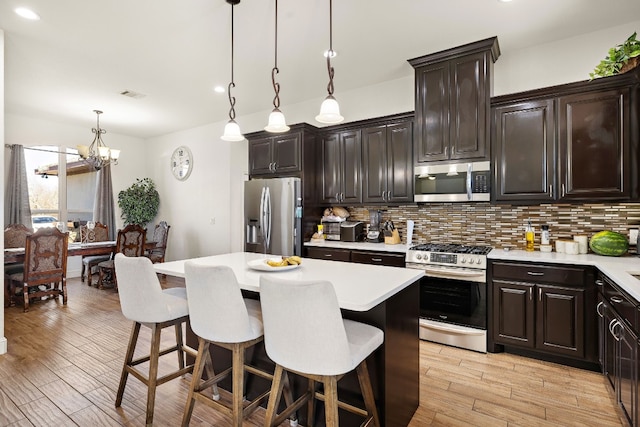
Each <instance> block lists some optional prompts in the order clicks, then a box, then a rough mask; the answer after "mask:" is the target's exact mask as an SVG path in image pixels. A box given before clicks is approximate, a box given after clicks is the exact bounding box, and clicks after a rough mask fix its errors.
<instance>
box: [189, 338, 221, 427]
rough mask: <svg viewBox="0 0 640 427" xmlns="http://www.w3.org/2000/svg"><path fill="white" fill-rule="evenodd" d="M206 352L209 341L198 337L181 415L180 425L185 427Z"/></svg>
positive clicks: (191, 408)
mask: <svg viewBox="0 0 640 427" xmlns="http://www.w3.org/2000/svg"><path fill="white" fill-rule="evenodd" d="M208 354H209V342H208V341H205V340H204V339H202V338H200V337H198V355H197V356H196V361H195V365H194V366H193V373H192V374H191V385H190V386H189V394H188V395H187V404H186V405H185V407H184V414H183V416H182V427H187V426H188V425H189V422H190V421H191V414H193V405H194V404H195V403H196V401H195V397H194V394H195V393H196V392H197V391H199V389H200V385H199V384H200V378H201V377H202V371H203V369H204V365H205V360H207V356H206V355H208ZM209 360H210V359H209ZM216 391H217V390H216Z"/></svg>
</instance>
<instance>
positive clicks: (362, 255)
mask: <svg viewBox="0 0 640 427" xmlns="http://www.w3.org/2000/svg"><path fill="white" fill-rule="evenodd" d="M404 258H405V256H404V255H402V254H389V253H382V252H362V251H352V252H351V262H358V263H360V264H375V265H386V266H389V267H404Z"/></svg>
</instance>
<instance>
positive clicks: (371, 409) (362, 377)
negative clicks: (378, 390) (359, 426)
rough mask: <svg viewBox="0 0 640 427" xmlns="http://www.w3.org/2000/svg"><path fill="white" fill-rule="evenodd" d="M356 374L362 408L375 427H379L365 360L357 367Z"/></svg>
mask: <svg viewBox="0 0 640 427" xmlns="http://www.w3.org/2000/svg"><path fill="white" fill-rule="evenodd" d="M356 372H357V373H358V381H359V382H360V389H361V390H362V396H363V397H364V406H365V408H366V409H367V413H368V414H369V417H370V418H372V419H373V422H374V423H375V426H376V427H379V426H380V419H379V418H378V409H377V408H376V400H375V398H374V396H373V388H372V387H371V378H370V377H369V370H368V368H367V362H366V360H363V361H362V362H361V363H360V364H359V365H358V367H357V368H356Z"/></svg>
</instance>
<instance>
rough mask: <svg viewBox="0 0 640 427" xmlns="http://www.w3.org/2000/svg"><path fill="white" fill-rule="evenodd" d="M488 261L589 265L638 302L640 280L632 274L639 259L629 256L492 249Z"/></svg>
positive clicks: (637, 269) (638, 267) (639, 264)
mask: <svg viewBox="0 0 640 427" xmlns="http://www.w3.org/2000/svg"><path fill="white" fill-rule="evenodd" d="M487 258H489V259H490V260H503V261H526V262H538V263H542V262H544V263H549V264H569V265H591V266H594V267H596V268H598V270H600V271H601V272H602V273H604V274H605V275H607V277H609V278H610V279H611V280H613V281H614V282H615V283H616V284H617V285H618V286H620V287H621V288H622V289H624V290H625V291H626V292H627V293H628V294H629V295H630V296H631V297H633V298H635V299H636V301H638V302H640V280H639V279H636V278H635V277H633V276H632V274H640V257H638V256H637V255H635V254H629V255H625V256H621V257H608V256H601V255H596V254H583V255H569V254H560V253H557V252H540V251H534V252H527V251H523V250H509V251H505V250H503V249H494V250H492V251H491V252H489V255H487Z"/></svg>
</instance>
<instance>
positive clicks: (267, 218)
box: [264, 187, 271, 252]
mask: <svg viewBox="0 0 640 427" xmlns="http://www.w3.org/2000/svg"><path fill="white" fill-rule="evenodd" d="M264 200H265V211H264V222H265V245H266V250H267V252H269V251H270V249H271V248H270V246H271V193H270V192H269V187H265V196H264Z"/></svg>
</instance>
